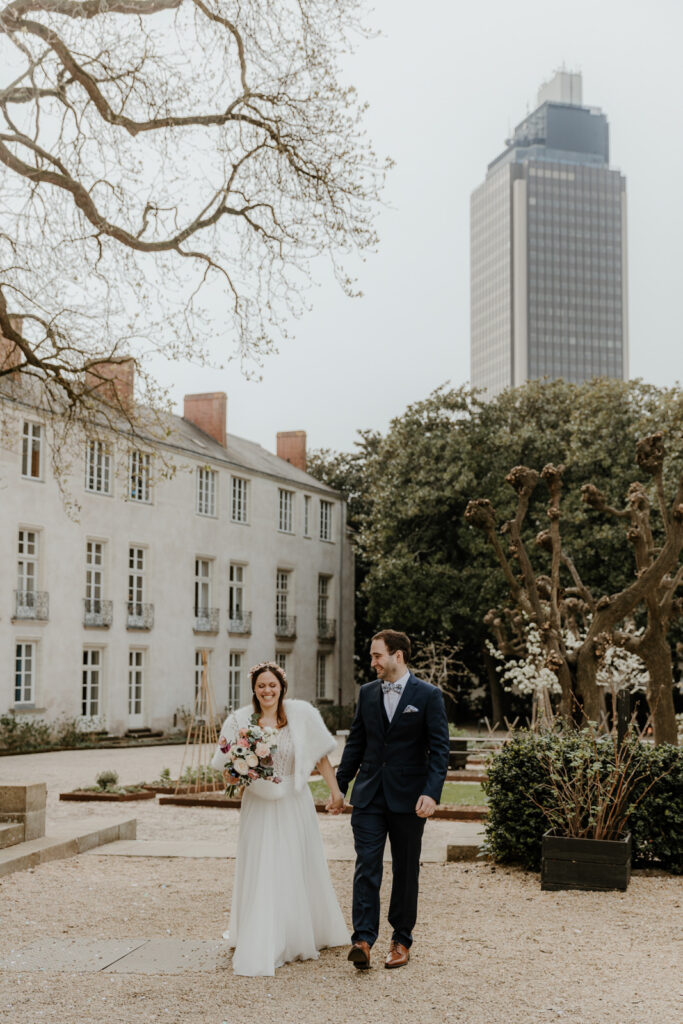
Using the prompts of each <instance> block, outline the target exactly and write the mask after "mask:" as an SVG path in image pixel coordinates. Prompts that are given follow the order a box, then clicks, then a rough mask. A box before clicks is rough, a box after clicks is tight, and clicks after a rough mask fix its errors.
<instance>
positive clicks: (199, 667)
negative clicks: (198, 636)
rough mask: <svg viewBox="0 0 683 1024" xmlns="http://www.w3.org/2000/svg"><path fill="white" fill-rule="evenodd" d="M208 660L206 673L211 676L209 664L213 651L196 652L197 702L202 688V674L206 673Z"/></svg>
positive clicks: (195, 681) (195, 689)
mask: <svg viewBox="0 0 683 1024" xmlns="http://www.w3.org/2000/svg"><path fill="white" fill-rule="evenodd" d="M205 660H206V673H207V676H208V675H209V662H210V660H211V651H207V650H205V649H201V650H198V651H195V652H194V696H195V700H196V699H197V696H198V695H199V691H200V690H201V688H202V674H203V671H204V661H205Z"/></svg>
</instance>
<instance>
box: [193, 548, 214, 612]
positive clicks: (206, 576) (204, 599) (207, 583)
mask: <svg viewBox="0 0 683 1024" xmlns="http://www.w3.org/2000/svg"><path fill="white" fill-rule="evenodd" d="M210 608H211V562H210V560H209V559H208V558H195V562H194V613H195V615H196V616H197V617H198V618H207V617H208V615H209V609H210Z"/></svg>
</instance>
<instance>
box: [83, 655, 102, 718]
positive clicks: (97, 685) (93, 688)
mask: <svg viewBox="0 0 683 1024" xmlns="http://www.w3.org/2000/svg"><path fill="white" fill-rule="evenodd" d="M101 684H102V650H101V648H99V647H85V648H84V649H83V671H82V676H81V714H82V715H84V716H85V717H86V718H95V717H96V716H97V715H99V713H100V691H101Z"/></svg>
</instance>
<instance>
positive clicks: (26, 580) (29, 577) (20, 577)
mask: <svg viewBox="0 0 683 1024" xmlns="http://www.w3.org/2000/svg"><path fill="white" fill-rule="evenodd" d="M17 555H18V557H17V592H18V600H19V602H20V604H21V606H22V607H24V608H32V607H33V606H34V605H35V601H36V590H37V589H38V588H37V586H36V583H37V579H38V534H37V532H36V531H35V530H19V539H18V543H17Z"/></svg>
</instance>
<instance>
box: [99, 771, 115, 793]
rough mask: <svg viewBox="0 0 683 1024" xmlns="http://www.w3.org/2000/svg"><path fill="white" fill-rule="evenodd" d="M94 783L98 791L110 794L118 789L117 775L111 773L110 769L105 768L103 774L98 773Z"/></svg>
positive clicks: (113, 772)
mask: <svg viewBox="0 0 683 1024" xmlns="http://www.w3.org/2000/svg"><path fill="white" fill-rule="evenodd" d="M95 782H96V783H97V786H98V789H101V790H104V791H106V792H108V793H112V792H114V790H116V788H117V787H118V783H119V773H118V772H115V771H113V770H112V769H111V768H107V769H105V770H104V771H103V772H100V774H99V775H98V776H97V777H96V779H95Z"/></svg>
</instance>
